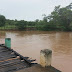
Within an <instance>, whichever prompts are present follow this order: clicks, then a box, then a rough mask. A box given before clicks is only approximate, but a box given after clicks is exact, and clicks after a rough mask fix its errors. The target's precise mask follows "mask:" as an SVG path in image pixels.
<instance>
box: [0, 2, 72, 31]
mask: <svg viewBox="0 0 72 72" xmlns="http://www.w3.org/2000/svg"><path fill="white" fill-rule="evenodd" d="M43 16H44V17H43V20H39V19H36V20H35V21H24V20H20V21H18V20H9V19H6V18H5V16H3V15H0V29H3V30H4V29H5V30H9V29H12V30H13V29H15V30H26V29H27V28H30V29H32V28H33V29H35V30H45V31H51V30H53V31H54V30H57V31H58V30H59V31H72V3H70V4H69V5H68V6H66V7H62V8H61V7H60V5H59V6H55V9H54V11H53V12H51V14H50V15H48V16H46V15H45V14H44V15H43Z"/></svg>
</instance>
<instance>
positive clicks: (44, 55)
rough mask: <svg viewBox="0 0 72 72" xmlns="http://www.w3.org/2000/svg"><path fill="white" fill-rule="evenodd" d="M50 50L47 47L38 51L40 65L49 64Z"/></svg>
mask: <svg viewBox="0 0 72 72" xmlns="http://www.w3.org/2000/svg"><path fill="white" fill-rule="evenodd" d="M51 60H52V51H51V50H49V49H44V50H41V51H40V65H41V66H42V67H49V66H51Z"/></svg>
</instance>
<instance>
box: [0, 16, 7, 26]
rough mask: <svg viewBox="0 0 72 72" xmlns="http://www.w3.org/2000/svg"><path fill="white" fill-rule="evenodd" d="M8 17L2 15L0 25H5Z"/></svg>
mask: <svg viewBox="0 0 72 72" xmlns="http://www.w3.org/2000/svg"><path fill="white" fill-rule="evenodd" d="M5 21H6V18H5V16H3V15H0V27H2V26H4V25H5Z"/></svg>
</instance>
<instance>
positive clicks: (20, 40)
mask: <svg viewBox="0 0 72 72" xmlns="http://www.w3.org/2000/svg"><path fill="white" fill-rule="evenodd" d="M4 38H11V39H12V48H13V49H14V50H15V51H17V52H19V53H20V54H21V55H23V56H29V57H30V58H32V59H36V60H37V61H36V62H37V63H39V61H40V50H42V49H51V50H52V51H53V56H52V66H53V67H55V68H57V69H58V70H60V71H62V72H72V32H55V31H54V32H53V31H0V43H4Z"/></svg>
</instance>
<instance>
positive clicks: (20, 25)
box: [16, 20, 27, 30]
mask: <svg viewBox="0 0 72 72" xmlns="http://www.w3.org/2000/svg"><path fill="white" fill-rule="evenodd" d="M26 24H27V22H26V21H24V20H21V21H18V22H17V24H16V26H17V28H18V29H19V30H25V29H26Z"/></svg>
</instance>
